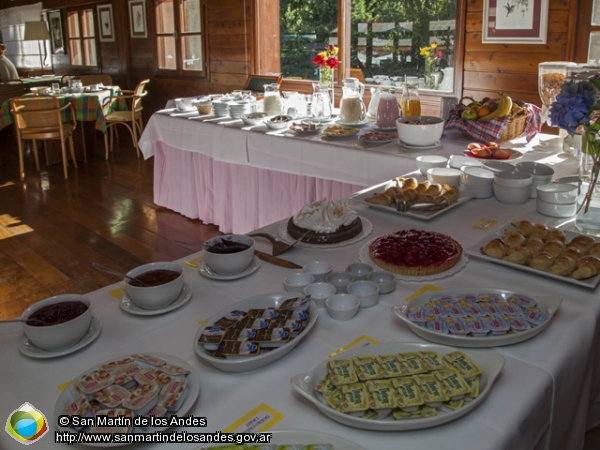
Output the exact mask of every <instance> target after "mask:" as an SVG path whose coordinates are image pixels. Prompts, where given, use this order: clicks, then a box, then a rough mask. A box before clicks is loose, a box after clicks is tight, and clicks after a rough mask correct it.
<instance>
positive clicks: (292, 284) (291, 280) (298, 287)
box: [283, 272, 315, 293]
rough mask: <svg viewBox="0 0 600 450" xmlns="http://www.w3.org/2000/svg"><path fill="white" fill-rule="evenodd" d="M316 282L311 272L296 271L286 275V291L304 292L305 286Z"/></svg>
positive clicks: (284, 283)
mask: <svg viewBox="0 0 600 450" xmlns="http://www.w3.org/2000/svg"><path fill="white" fill-rule="evenodd" d="M314 282H315V277H314V276H312V275H311V274H310V273H304V272H296V273H293V274H291V275H288V276H287V277H285V280H283V285H284V286H285V290H286V291H289V292H302V293H304V288H305V287H306V286H308V285H309V284H312V283H314Z"/></svg>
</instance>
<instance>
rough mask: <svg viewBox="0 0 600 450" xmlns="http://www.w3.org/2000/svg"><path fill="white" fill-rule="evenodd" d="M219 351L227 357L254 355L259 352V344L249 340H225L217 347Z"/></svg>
mask: <svg viewBox="0 0 600 450" xmlns="http://www.w3.org/2000/svg"><path fill="white" fill-rule="evenodd" d="M219 352H220V354H222V355H223V356H225V358H227V359H238V358H240V357H247V356H256V355H258V354H259V353H260V344H257V343H254V342H249V341H225V342H224V345H222V346H221V347H220V348H219ZM215 356H216V355H215Z"/></svg>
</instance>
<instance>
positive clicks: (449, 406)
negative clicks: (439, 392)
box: [443, 399, 465, 411]
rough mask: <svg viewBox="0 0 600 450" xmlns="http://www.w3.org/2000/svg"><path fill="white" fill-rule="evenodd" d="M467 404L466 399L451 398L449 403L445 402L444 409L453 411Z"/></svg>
mask: <svg viewBox="0 0 600 450" xmlns="http://www.w3.org/2000/svg"><path fill="white" fill-rule="evenodd" d="M464 404H465V399H460V400H450V401H449V402H447V403H444V405H443V408H444V409H446V408H447V409H450V410H452V411H456V410H457V409H460V408H462V407H463V405H464Z"/></svg>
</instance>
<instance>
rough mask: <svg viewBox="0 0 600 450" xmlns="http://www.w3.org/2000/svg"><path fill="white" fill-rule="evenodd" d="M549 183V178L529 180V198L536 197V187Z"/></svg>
mask: <svg viewBox="0 0 600 450" xmlns="http://www.w3.org/2000/svg"><path fill="white" fill-rule="evenodd" d="M548 183H550V179H548V180H536V179H535V178H534V179H533V181H532V182H531V187H530V188H529V198H537V187H538V186H542V185H544V184H548Z"/></svg>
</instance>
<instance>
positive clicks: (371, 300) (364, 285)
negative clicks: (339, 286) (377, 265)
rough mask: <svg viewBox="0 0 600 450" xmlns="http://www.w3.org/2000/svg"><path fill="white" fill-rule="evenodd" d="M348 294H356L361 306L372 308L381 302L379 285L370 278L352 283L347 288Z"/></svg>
mask: <svg viewBox="0 0 600 450" xmlns="http://www.w3.org/2000/svg"><path fill="white" fill-rule="evenodd" d="M346 289H347V290H348V294H352V295H356V296H357V297H358V299H359V300H360V307H361V308H370V307H371V306H375V305H376V304H377V303H379V285H378V284H377V283H373V282H372V281H369V280H360V281H355V282H353V283H350V284H349V285H348V287H347V288H346Z"/></svg>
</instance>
